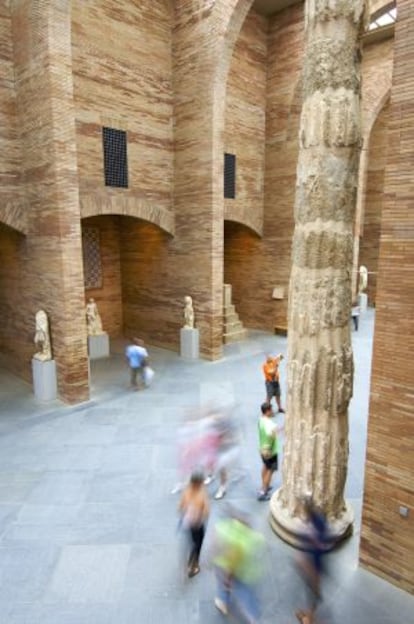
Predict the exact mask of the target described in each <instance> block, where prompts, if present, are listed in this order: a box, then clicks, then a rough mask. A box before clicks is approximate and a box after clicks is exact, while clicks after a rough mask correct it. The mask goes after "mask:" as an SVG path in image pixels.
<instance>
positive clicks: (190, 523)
mask: <svg viewBox="0 0 414 624" xmlns="http://www.w3.org/2000/svg"><path fill="white" fill-rule="evenodd" d="M178 510H179V513H180V516H181V524H182V527H183V528H184V530H186V531H187V533H188V537H189V543H190V554H189V557H188V577H189V578H192V577H193V576H195V575H196V574H198V573H199V572H200V563H199V561H200V552H201V547H202V545H203V540H204V535H205V532H206V523H207V519H208V515H209V511H210V504H209V500H208V494H207V490H206V488H205V486H204V475H203V474H202V473H201V472H194V473H193V474H192V475H191V478H190V482H189V484H188V485H187V487H186V488H185V490H184V492H183V493H182V496H181V500H180V504H179V506H178Z"/></svg>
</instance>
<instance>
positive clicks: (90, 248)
mask: <svg viewBox="0 0 414 624" xmlns="http://www.w3.org/2000/svg"><path fill="white" fill-rule="evenodd" d="M82 255H83V273H84V280H85V289H91V288H102V263H101V249H100V241H99V229H98V228H91V227H84V228H82Z"/></svg>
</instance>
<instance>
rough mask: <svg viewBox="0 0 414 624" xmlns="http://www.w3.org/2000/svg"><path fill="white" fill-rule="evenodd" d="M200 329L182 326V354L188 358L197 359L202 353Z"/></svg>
mask: <svg viewBox="0 0 414 624" xmlns="http://www.w3.org/2000/svg"><path fill="white" fill-rule="evenodd" d="M199 340H200V339H199V331H198V329H190V328H185V327H182V328H181V330H180V346H181V350H180V354H181V357H183V358H185V359H186V360H197V359H198V358H199V355H200V348H199Z"/></svg>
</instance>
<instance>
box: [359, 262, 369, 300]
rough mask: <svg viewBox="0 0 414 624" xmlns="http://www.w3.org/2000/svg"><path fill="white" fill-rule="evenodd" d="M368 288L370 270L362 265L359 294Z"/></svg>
mask: <svg viewBox="0 0 414 624" xmlns="http://www.w3.org/2000/svg"><path fill="white" fill-rule="evenodd" d="M367 286H368V269H367V267H366V266H364V265H363V264H361V266H360V267H359V283H358V294H359V295H361V294H362V293H363V292H365V291H366V289H367Z"/></svg>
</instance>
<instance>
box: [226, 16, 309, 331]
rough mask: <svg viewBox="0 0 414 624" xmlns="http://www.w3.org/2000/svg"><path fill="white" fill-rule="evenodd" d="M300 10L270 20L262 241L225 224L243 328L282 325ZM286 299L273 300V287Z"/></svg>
mask: <svg viewBox="0 0 414 624" xmlns="http://www.w3.org/2000/svg"><path fill="white" fill-rule="evenodd" d="M302 20H303V7H302V6H301V5H299V6H294V7H291V8H290V9H287V10H285V11H282V12H281V13H280V14H278V15H277V16H276V17H275V18H273V19H271V20H270V22H269V31H268V48H267V84H266V139H265V177H264V219H263V238H261V239H260V238H258V237H257V236H255V235H254V234H253V233H252V232H250V231H248V230H247V229H246V228H241V227H240V226H237V225H235V224H230V223H226V227H225V232H226V237H225V248H224V262H225V282H226V283H230V284H232V285H233V301H234V303H235V304H236V306H237V309H238V312H239V313H240V317H241V319H242V320H243V322H244V323H245V325H246V326H248V327H256V328H261V329H267V330H270V331H271V330H272V329H273V327H274V325H275V324H276V323H285V322H286V309H287V286H288V281H289V275H290V247H291V237H292V233H293V203H294V191H295V179H296V161H297V154H298V139H297V133H298V128H299V115H300V107H301V92H300V85H299V78H300V71H301V60H302V49H303V47H302V38H303V22H302ZM278 285H281V286H283V287H284V291H285V298H284V299H283V300H281V301H276V300H273V299H272V291H273V288H274V287H275V286H278Z"/></svg>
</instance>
